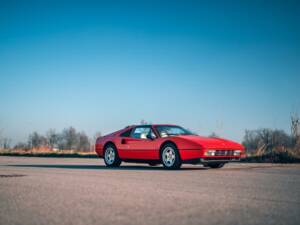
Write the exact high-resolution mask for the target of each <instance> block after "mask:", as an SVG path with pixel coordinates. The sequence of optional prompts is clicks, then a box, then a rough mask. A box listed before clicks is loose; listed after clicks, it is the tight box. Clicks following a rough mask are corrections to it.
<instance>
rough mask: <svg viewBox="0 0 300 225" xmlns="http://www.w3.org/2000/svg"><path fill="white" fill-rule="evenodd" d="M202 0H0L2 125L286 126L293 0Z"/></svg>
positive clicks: (5, 129)
mask: <svg viewBox="0 0 300 225" xmlns="http://www.w3.org/2000/svg"><path fill="white" fill-rule="evenodd" d="M207 2H209V3H207ZM207 2H204V1H187V0H185V1H105V2H104V1H103V2H101V1H88V0H85V1H82V2H79V1H65V2H64V1H50V2H47V1H1V2H0V129H1V130H2V133H3V134H4V135H5V136H7V137H10V138H12V140H13V143H15V142H17V141H25V140H26V138H27V136H28V134H29V133H31V132H33V131H38V132H41V133H43V132H45V131H46V130H48V129H49V128H55V129H56V130H57V131H60V130H61V129H62V128H64V127H68V126H74V127H75V128H77V129H78V130H79V131H81V130H84V131H86V133H87V134H89V135H93V134H94V133H95V132H96V131H102V133H104V134H105V133H108V132H112V131H114V130H117V129H120V128H123V127H124V126H126V125H128V124H136V123H139V121H140V120H141V119H145V120H146V121H149V122H152V123H174V124H180V125H182V126H184V127H187V128H189V129H191V130H193V131H196V132H198V133H199V134H203V135H208V134H210V133H211V132H213V131H214V132H216V133H217V134H219V135H221V136H223V137H225V138H231V139H233V140H237V141H241V140H242V137H243V135H244V130H245V129H256V128H262V127H268V128H279V129H284V130H286V131H287V132H289V117H290V114H291V112H294V111H298V112H299V110H300V25H299V22H300V4H299V1H276V0H274V1H253V0H251V1H248V2H247V1H214V2H213V1H207Z"/></svg>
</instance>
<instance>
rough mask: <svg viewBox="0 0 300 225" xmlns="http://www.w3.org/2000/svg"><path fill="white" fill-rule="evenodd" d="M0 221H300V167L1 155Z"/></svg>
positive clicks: (31, 223)
mask: <svg viewBox="0 0 300 225" xmlns="http://www.w3.org/2000/svg"><path fill="white" fill-rule="evenodd" d="M0 224H1V225H11V224H20V225H34V224H37V225H42V224H59V225H61V224H84V225H89V224H97V225H99V224H122V225H123V224H124V225H126V224H137V225H142V224H164V225H169V224H170V225H171V224H172V225H174V224H178V225H179V224H180V225H181V224H231V225H236V224H243V225H247V224H263V225H265V224H284V225H289V224H295V225H296V224H300V165H299V164H244V163H233V164H227V165H226V166H225V167H224V168H222V169H206V168H203V167H202V166H200V165H197V166H194V165H184V166H183V169H182V170H179V171H166V170H164V169H163V168H162V167H160V166H157V167H150V166H148V165H146V164H126V163H123V164H122V166H121V167H120V168H117V169H109V168H106V167H105V166H104V163H103V160H102V159H83V158H38V157H32V158H31V157H4V156H1V157H0Z"/></svg>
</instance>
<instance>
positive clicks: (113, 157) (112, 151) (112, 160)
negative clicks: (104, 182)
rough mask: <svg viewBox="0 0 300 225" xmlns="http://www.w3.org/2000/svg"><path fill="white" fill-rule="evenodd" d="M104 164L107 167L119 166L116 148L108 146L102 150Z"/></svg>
mask: <svg viewBox="0 0 300 225" xmlns="http://www.w3.org/2000/svg"><path fill="white" fill-rule="evenodd" d="M104 162H105V165H106V166H108V167H117V166H120V165H121V162H122V161H121V159H120V158H119V155H118V151H117V149H116V147H115V146H114V145H112V144H109V145H107V146H106V147H105V149H104Z"/></svg>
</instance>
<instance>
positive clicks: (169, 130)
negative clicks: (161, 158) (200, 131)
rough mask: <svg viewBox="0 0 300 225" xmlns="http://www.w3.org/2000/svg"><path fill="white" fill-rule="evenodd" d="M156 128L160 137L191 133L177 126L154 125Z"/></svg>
mask: <svg viewBox="0 0 300 225" xmlns="http://www.w3.org/2000/svg"><path fill="white" fill-rule="evenodd" d="M156 130H157V132H158V133H159V135H160V136H161V137H168V136H177V135H192V132H190V131H188V130H186V129H184V128H182V127H179V126H156Z"/></svg>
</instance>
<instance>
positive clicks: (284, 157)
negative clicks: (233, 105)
mask: <svg viewBox="0 0 300 225" xmlns="http://www.w3.org/2000/svg"><path fill="white" fill-rule="evenodd" d="M242 144H243V145H244V146H245V148H246V152H247V156H248V160H252V159H253V160H254V161H270V162H300V120H299V117H298V116H297V115H294V116H292V117H291V134H287V133H286V132H285V131H283V130H278V129H257V130H246V131H245V136H244V140H243V142H242Z"/></svg>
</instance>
